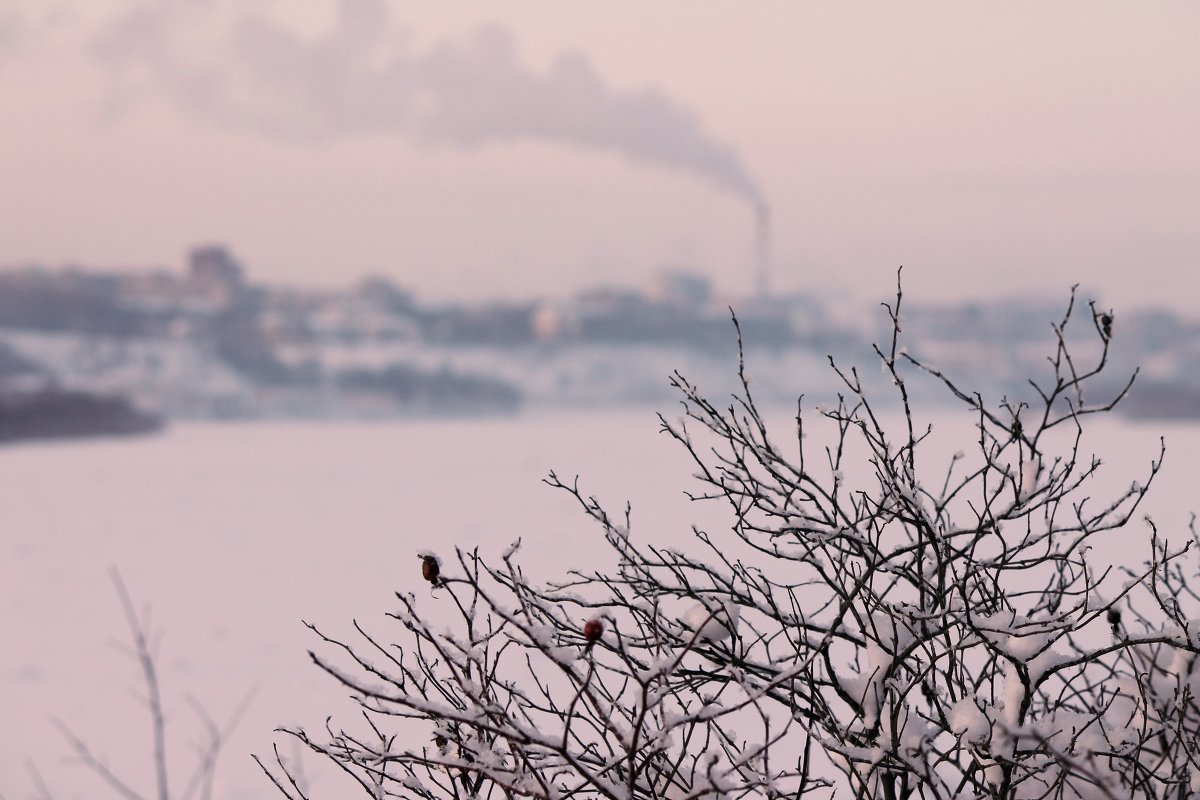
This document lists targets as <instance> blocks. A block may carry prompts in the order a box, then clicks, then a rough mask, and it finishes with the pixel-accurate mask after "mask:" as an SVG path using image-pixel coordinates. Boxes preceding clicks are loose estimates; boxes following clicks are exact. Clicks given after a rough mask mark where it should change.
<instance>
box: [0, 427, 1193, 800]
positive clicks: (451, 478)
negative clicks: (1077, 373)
mask: <svg viewBox="0 0 1200 800" xmlns="http://www.w3.org/2000/svg"><path fill="white" fill-rule="evenodd" d="M788 416H789V411H786V410H785V411H781V412H780V414H779V415H778V418H779V422H780V426H781V427H779V428H777V431H778V434H777V438H778V439H780V440H783V439H786V438H787V428H786V427H785V426H786V424H787V420H788ZM935 422H936V420H935ZM1096 427H1097V430H1098V432H1099V433H1098V435H1097V437H1096V438H1095V439H1093V443H1094V445H1095V446H1096V447H1097V448H1098V449H1100V451H1101V452H1106V453H1111V454H1114V455H1117V456H1119V457H1118V458H1116V459H1115V461H1116V463H1115V464H1113V467H1112V469H1111V470H1109V471H1108V473H1106V476H1111V483H1112V486H1113V487H1117V488H1122V487H1123V486H1127V485H1128V480H1129V479H1130V478H1131V477H1134V476H1136V475H1140V472H1139V470H1141V469H1142V468H1143V467H1144V465H1145V463H1146V462H1147V461H1148V460H1149V458H1150V457H1151V456H1152V455H1153V454H1154V451H1155V448H1156V446H1157V437H1158V435H1159V434H1160V433H1162V432H1164V431H1165V432H1166V434H1167V441H1168V447H1169V448H1170V449H1171V450H1172V452H1174V453H1177V454H1179V455H1178V457H1176V458H1174V459H1172V458H1168V459H1167V462H1166V466H1165V468H1164V472H1163V473H1162V475H1161V476H1160V485H1158V486H1157V487H1156V488H1155V490H1153V491H1152V492H1151V495H1150V498H1149V505H1148V507H1147V509H1148V510H1153V511H1154V514H1155V518H1156V519H1157V520H1158V521H1159V525H1160V530H1162V531H1163V532H1164V533H1165V534H1166V535H1168V536H1169V537H1171V538H1172V540H1173V541H1174V540H1175V537H1176V536H1178V541H1179V543H1180V544H1182V543H1183V541H1185V539H1186V536H1187V532H1186V521H1187V516H1186V515H1187V511H1188V510H1189V506H1188V503H1190V502H1192V499H1191V498H1192V494H1191V484H1190V469H1189V468H1190V466H1191V465H1190V464H1189V461H1188V454H1189V453H1193V452H1197V451H1200V428H1196V429H1193V428H1187V427H1183V426H1179V427H1174V428H1169V427H1167V426H1163V425H1156V426H1153V427H1147V426H1135V425H1130V424H1126V423H1121V422H1120V421H1116V420H1113V421H1107V420H1105V421H1102V422H1101V423H1100V424H1098V425H1097V426H1096ZM657 430H658V421H657V419H656V418H655V416H654V414H653V412H652V410H650V409H645V410H635V409H623V410H619V411H596V410H591V411H586V412H583V411H580V412H562V413H555V414H542V413H528V414H526V415H524V416H519V417H514V418H505V419H494V420H444V421H408V422H396V423H377V424H370V423H345V424H305V423H286V424H285V423H277V424H261V423H255V424H228V425H219V424H199V423H193V424H179V425H176V426H174V427H172V428H171V429H169V430H168V431H167V432H166V433H164V434H163V435H161V436H157V437H150V438H144V439H129V440H93V441H79V442H60V443H53V444H22V445H17V446H6V447H4V448H2V449H0V485H2V486H3V487H4V491H3V493H2V494H0V503H2V504H3V509H2V510H3V520H4V527H3V534H2V535H0V610H2V616H0V620H2V621H3V631H4V639H3V644H2V645H0V714H2V715H3V717H4V720H5V722H6V724H5V725H3V726H0V795H3V796H5V797H9V798H21V797H28V796H33V795H34V794H35V790H34V788H33V784H32V782H31V780H30V778H29V777H28V772H27V769H26V766H25V765H26V761H27V760H28V759H32V760H33V761H34V762H35V763H36V764H37V766H38V768H39V770H40V772H41V773H42V775H43V776H44V777H45V778H46V780H47V783H48V784H49V785H50V788H51V790H52V791H54V792H55V793H56V796H59V797H74V796H93V795H96V794H97V793H98V792H97V787H98V783H97V782H96V780H95V779H94V778H93V777H91V776H90V775H89V774H88V773H87V772H85V771H84V770H83V768H82V767H80V766H79V765H78V764H77V763H75V762H73V761H72V760H70V759H69V758H67V756H68V747H67V744H66V742H65V741H64V740H63V739H62V737H61V736H60V735H59V734H58V733H57V732H56V730H55V729H54V727H53V725H52V724H51V719H52V718H58V719H62V720H64V721H65V722H67V723H68V724H69V725H70V726H71V727H72V728H73V729H74V730H75V731H76V732H77V733H78V734H79V735H80V736H81V737H82V738H84V739H85V740H87V741H88V742H89V743H91V744H92V745H93V746H94V747H95V749H96V750H97V751H98V753H99V754H101V755H102V756H103V757H105V758H106V759H107V760H108V761H109V763H110V764H111V765H112V766H113V768H114V769H115V770H116V771H118V772H119V773H120V774H122V775H123V776H127V778H128V780H129V781H130V782H131V783H133V784H134V786H135V788H138V789H140V790H141V791H143V792H144V793H146V794H152V792H151V791H150V786H151V769H152V768H151V765H150V759H149V758H148V754H149V750H148V747H149V742H150V734H149V724H148V720H147V716H146V714H145V711H144V709H143V708H142V707H141V706H140V705H139V702H138V701H137V700H136V699H135V698H134V697H131V696H130V693H131V692H133V693H135V694H137V693H140V692H141V690H142V686H141V683H140V679H139V675H138V672H137V665H136V664H135V663H134V662H132V661H131V660H129V659H128V658H127V657H126V656H125V655H124V654H122V653H121V652H119V651H118V650H117V649H116V648H115V647H114V646H113V643H114V642H116V643H121V644H124V643H125V642H127V641H128V636H127V630H126V627H125V622H124V619H123V617H122V614H121V610H120V606H119V604H118V602H117V599H116V597H115V595H114V592H113V589H112V587H111V584H110V582H109V578H108V574H107V570H108V568H109V567H110V566H116V567H119V568H120V569H121V571H122V573H123V575H124V579H125V581H126V583H127V585H128V587H129V589H130V592H131V594H132V595H133V597H134V599H135V602H136V603H137V604H138V605H139V607H141V606H150V607H152V609H153V616H152V625H153V627H154V628H156V629H158V630H161V631H162V632H163V636H162V637H161V641H159V643H158V653H159V665H160V670H161V681H162V685H163V692H164V699H165V702H166V704H167V707H168V712H169V720H168V737H169V740H170V744H171V746H172V749H173V752H175V753H176V756H174V757H173V759H172V761H171V765H170V766H171V777H172V782H173V785H174V788H176V789H181V788H182V786H183V784H184V783H185V782H186V779H187V777H188V775H189V773H190V768H191V764H192V760H191V750H190V748H191V746H192V745H193V744H195V743H197V742H198V741H200V739H201V735H200V733H201V729H200V727H199V725H198V724H196V721H195V719H194V717H193V716H192V714H191V712H190V709H189V707H188V705H187V702H186V696H187V695H193V696H195V697H196V698H197V699H198V700H199V701H200V702H201V703H202V704H204V706H205V708H206V709H207V710H208V712H209V713H210V714H211V715H212V716H213V717H214V718H216V719H217V720H218V721H221V720H224V719H225V718H226V717H227V716H228V715H229V714H231V713H232V712H233V710H234V708H235V707H236V706H237V705H238V703H239V701H240V700H241V699H242V697H243V696H244V695H245V694H246V693H247V692H249V691H251V690H257V694H256V695H255V697H254V700H253V702H252V705H251V706H250V709H249V711H248V713H247V714H246V716H245V717H244V718H243V720H242V723H241V726H240V727H239V728H238V730H237V732H236V733H235V735H234V736H233V737H232V738H231V739H230V740H229V741H228V742H227V744H226V747H225V750H224V755H223V758H222V761H221V764H220V768H219V769H218V772H217V786H216V790H215V792H214V796H217V797H222V798H229V800H239V799H240V798H261V797H270V796H274V795H273V792H274V790H273V789H272V788H271V787H269V786H268V785H266V783H265V779H264V778H263V777H262V775H261V773H259V771H258V768H257V767H256V766H255V765H254V763H253V762H252V761H251V760H250V758H249V753H251V752H253V753H258V754H260V755H264V756H265V755H267V754H269V753H270V749H271V743H272V742H273V741H275V740H276V739H275V737H274V736H273V734H272V730H273V729H274V728H275V727H277V726H280V725H294V724H305V725H307V726H308V727H310V728H311V729H315V730H320V728H321V725H322V723H323V721H324V718H325V716H326V715H328V714H333V715H334V716H335V722H337V720H338V719H343V720H346V721H347V723H352V720H353V719H354V718H355V717H356V712H355V709H354V707H353V706H352V705H351V704H350V703H349V701H348V699H347V698H346V693H345V692H344V691H343V690H342V689H341V688H339V687H338V686H337V685H336V684H335V683H334V682H333V681H332V680H331V679H330V678H329V677H328V676H326V675H324V674H323V673H321V672H320V671H319V670H317V669H316V668H315V667H313V666H312V664H311V663H310V661H309V659H308V657H307V655H306V651H307V650H309V649H312V648H315V647H316V646H317V642H316V640H315V638H314V637H313V636H312V635H311V633H309V632H308V631H307V630H306V629H305V628H304V627H303V625H302V624H301V620H308V621H311V622H314V623H316V624H317V625H319V626H320V627H321V628H322V629H323V630H325V631H326V632H328V633H330V634H336V635H340V636H349V635H350V633H351V630H352V629H351V620H352V619H354V618H357V619H358V620H360V621H361V622H362V623H363V624H364V625H365V626H366V627H368V629H374V630H377V631H382V632H384V633H385V635H389V636H391V639H390V640H391V641H403V634H402V632H401V631H400V630H399V625H398V624H397V623H395V622H392V623H391V626H390V627H389V625H388V621H387V620H386V619H385V618H384V614H385V612H388V611H395V610H397V609H398V603H397V601H396V600H395V598H394V596H393V592H395V591H401V592H413V593H415V594H416V595H417V596H418V598H419V600H420V601H421V602H422V603H424V602H425V601H427V600H430V601H434V602H436V595H434V594H433V593H434V592H436V591H437V590H435V589H431V587H429V586H428V585H427V584H426V583H425V582H424V581H423V580H421V576H420V563H419V561H418V560H417V559H416V558H414V555H416V554H417V553H419V552H422V551H426V550H436V551H437V552H438V553H439V554H440V555H441V556H442V558H443V564H444V565H445V567H444V568H445V569H451V568H453V567H454V566H456V564H455V562H454V559H453V551H454V548H455V547H463V548H468V549H469V548H472V547H475V546H479V547H480V548H481V552H482V553H483V554H484V555H486V556H488V557H489V558H490V559H491V560H492V561H493V563H495V562H497V561H498V560H499V557H500V555H501V553H502V552H503V551H504V550H505V548H506V546H508V544H509V543H510V542H512V541H514V540H515V539H516V538H517V537H520V538H521V540H522V547H521V550H520V552H519V553H517V555H516V558H517V560H518V561H519V562H520V563H521V564H522V566H523V567H525V568H526V569H527V570H529V572H530V573H531V576H532V577H533V578H534V579H535V580H541V579H550V578H552V577H555V576H556V575H560V574H561V573H562V572H563V571H565V570H566V569H567V568H569V567H580V566H583V567H587V568H591V567H599V566H601V565H602V564H604V563H607V562H606V561H605V559H608V558H610V555H609V553H608V550H607V549H606V548H605V546H604V545H603V544H602V536H601V532H600V530H599V528H598V527H597V526H595V525H594V524H592V523H590V522H589V521H588V520H587V519H585V518H584V516H583V514H582V513H581V512H580V510H579V508H578V505H577V504H576V502H575V501H574V500H573V499H572V498H570V497H569V496H568V495H567V494H566V493H564V492H561V491H559V492H556V491H554V490H552V489H549V488H548V487H546V486H544V485H543V484H542V483H541V478H542V477H544V476H545V474H546V472H547V471H548V470H549V469H551V468H553V469H555V470H557V471H558V473H559V474H560V475H563V476H574V475H575V474H576V473H578V474H579V475H580V476H581V486H582V487H583V488H584V489H586V491H587V493H589V494H595V495H596V496H597V497H598V498H599V499H600V500H601V501H602V502H604V503H605V504H606V505H607V506H608V507H609V508H610V509H613V510H619V509H621V508H623V506H624V501H625V500H626V499H630V500H632V502H633V529H634V534H635V536H637V537H639V539H640V540H645V541H654V542H655V543H657V544H661V545H664V546H674V547H678V548H680V549H686V550H689V551H694V549H695V546H696V545H695V543H694V541H693V540H692V534H691V529H690V524H691V523H697V524H699V525H701V526H702V527H706V528H707V529H709V530H711V531H714V532H715V531H719V530H720V525H721V522H722V521H724V520H725V519H726V518H725V516H724V508H723V507H722V506H720V505H719V504H716V503H710V504H691V503H688V502H687V500H686V498H684V497H683V494H682V491H681V490H682V489H684V488H694V484H692V483H691V482H690V480H689V478H688V476H689V475H690V474H691V473H692V472H693V471H694V466H693V465H691V464H690V462H689V460H688V458H687V456H686V454H685V453H684V451H683V450H682V449H681V448H680V447H678V446H677V445H676V444H674V443H673V442H671V441H669V440H668V439H667V437H664V436H659V435H658V434H657ZM810 430H811V429H810ZM964 430H965V431H967V432H968V433H969V428H964ZM812 432H813V433H815V431H812ZM945 444H946V447H945V454H946V460H947V461H948V459H949V454H950V453H951V452H953V450H954V449H956V448H957V447H961V446H962V439H961V438H959V439H957V440H956V439H955V438H954V437H947V441H946V442H945ZM1109 463H1111V462H1109V461H1106V467H1108V465H1109ZM847 470H848V472H849V467H847ZM848 477H850V478H851V479H853V478H854V476H853V475H849V476H848ZM1105 480H1109V477H1105ZM1102 488H1103V487H1097V492H1099V491H1100V490H1101V489H1102ZM1108 545H1109V546H1110V547H1111V548H1112V550H1111V551H1110V554H1111V553H1123V554H1126V555H1128V551H1129V549H1130V546H1131V545H1130V539H1129V537H1128V536H1125V535H1121V536H1118V537H1112V538H1111V539H1109V540H1108ZM1136 557H1137V558H1139V559H1140V558H1142V557H1143V553H1142V551H1141V550H1138V551H1137V552H1136ZM1189 627H1190V626H1189ZM1189 633H1191V631H1189ZM393 634H394V635H393ZM897 638H902V637H897ZM318 649H319V648H318ZM876 655H877V656H879V658H880V660H881V661H882V660H883V659H884V658H885V657H886V654H884V653H882V652H881V653H878V654H876ZM961 712H962V713H961V714H959V715H956V719H957V720H958V724H962V726H963V728H964V732H966V731H971V732H975V730H976V728H977V726H978V724H979V720H978V719H977V718H975V716H974V715H973V714H971V713H970V712H969V711H968V710H967V709H966V708H965V707H964V708H963V709H961ZM956 726H957V724H956ZM426 735H427V734H426ZM281 746H282V749H283V752H284V754H285V755H289V754H290V753H291V752H292V751H291V750H290V748H289V746H288V745H287V743H286V742H285V741H281ZM310 776H311V777H312V780H313V785H312V787H311V788H312V791H313V794H314V796H326V795H328V794H336V793H337V792H336V789H334V788H333V787H337V786H340V785H341V784H340V783H338V781H339V780H341V779H340V778H338V777H335V776H326V775H323V774H321V773H319V771H317V770H315V769H313V770H311V771H310Z"/></svg>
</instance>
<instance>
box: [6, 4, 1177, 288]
mask: <svg viewBox="0 0 1200 800" xmlns="http://www.w3.org/2000/svg"><path fill="white" fill-rule="evenodd" d="M1198 23H1200V9H1198V8H1197V7H1195V6H1193V5H1191V4H1187V3H1183V2H1176V3H1162V4H1155V5H1153V6H1139V7H1137V8H1136V10H1135V9H1134V7H1131V6H1128V5H1127V4H1124V3H1119V2H1110V1H1107V0H1106V1H1104V2H1065V3H1056V4H1053V5H1047V4H1042V3H1032V2H1018V3H1012V4H1006V5H1005V6H1003V10H1002V11H1001V10H999V7H984V6H964V5H961V4H956V3H949V2H937V3H918V4H909V5H905V6H903V7H895V8H879V9H875V8H873V9H871V11H870V13H867V12H865V11H856V10H854V9H852V8H846V7H841V6H837V7H834V6H801V5H794V4H782V3H780V4H761V5H755V6H753V7H744V6H739V5H734V4H731V3H713V4H694V3H688V2H682V0H678V1H676V0H670V1H668V2H663V3H656V4H654V5H651V6H646V5H644V4H634V3H629V2H619V3H614V4H610V5H608V6H606V7H605V10H604V13H603V14H594V15H585V14H582V13H581V12H580V10H579V7H577V6H566V5H552V4H543V3H534V2H514V3H509V4H505V5H503V6H490V5H482V4H470V5H467V4H455V5H453V6H440V5H439V6H434V5H423V6H420V7H419V8H417V7H412V6H404V5H401V4H389V3H386V2H382V0H320V1H318V0H314V2H311V3H305V4H303V5H300V4H296V3H284V2H272V1H268V0H264V1H263V2H261V3H256V4H253V5H251V4H234V3H232V2H230V0H196V1H195V2H193V3H188V4H183V3H172V4H165V3H145V2H132V0H105V2H98V3H85V2H82V0H72V1H70V2H58V3H43V2H32V0H19V1H18V2H15V3H10V4H7V5H6V6H5V9H4V10H0V92H3V96H4V97H5V103H3V104H0V153H3V155H4V163H5V173H6V184H7V187H8V191H6V192H4V193H3V195H2V196H0V263H3V264H15V263H24V262H29V261H40V262H45V263H48V264H59V263H63V262H68V261H77V262H80V263H82V264H85V265H88V266H97V267H130V268H142V267H145V266H149V265H162V266H167V267H173V266H177V265H179V264H182V262H183V260H184V254H185V252H186V250H187V249H188V248H190V247H191V246H193V245H196V244H201V243H205V242H220V243H224V244H227V245H229V246H230V247H231V248H232V249H233V250H234V251H235V252H236V253H237V254H238V256H239V257H240V258H241V259H242V260H243V261H244V262H245V264H246V266H247V267H248V269H249V270H250V272H251V274H252V275H254V277H255V278H256V279H259V280H263V281H267V282H280V283H300V284H308V285H338V284H344V283H345V282H347V281H350V280H353V279H355V278H356V277H358V276H360V275H367V274H380V275H384V276H386V277H388V278H390V279H392V280H394V281H396V282H397V283H399V284H400V285H403V286H405V287H407V288H411V289H412V290H414V291H415V292H417V293H418V294H419V295H421V296H423V297H427V298H430V299H438V298H451V297H454V298H465V299H471V298H477V299H482V298H485V297H512V298H516V297H528V296H532V295H546V294H549V295H558V296H565V295H569V294H572V293H574V292H576V291H578V290H579V289H581V288H584V287H587V286H594V285H598V284H618V285H637V286H645V285H646V284H647V283H648V282H650V281H651V280H652V279H653V276H654V274H656V273H657V272H658V271H659V270H660V269H661V268H662V267H664V266H668V265H679V266H684V267H686V268H688V269H692V270H695V271H697V272H700V273H703V274H705V275H708V276H710V277H711V278H712V279H713V281H714V284H715V288H716V290H717V291H719V292H721V293H724V294H744V295H747V296H748V295H750V294H752V293H753V291H754V287H755V279H756V276H755V271H754V258H755V255H754V254H755V248H756V241H755V235H756V234H755V226H754V222H755V206H756V205H758V204H764V205H768V206H769V207H770V209H771V219H772V233H773V238H772V240H771V242H770V252H771V258H772V275H771V280H772V283H773V285H774V288H775V289H777V290H778V291H780V292H792V291H796V290H800V289H806V288H812V289H814V290H817V291H823V292H828V291H834V292H842V293H849V294H852V295H853V296H855V297H857V298H859V299H861V300H876V299H879V298H880V297H881V296H883V295H885V294H886V293H887V292H888V291H889V290H890V285H891V282H892V280H893V277H894V274H895V270H896V268H897V267H898V266H899V265H900V264H904V265H905V275H906V284H907V288H908V290H909V291H910V292H911V295H912V297H913V298H914V299H915V300H918V301H920V302H939V301H943V300H963V299H970V298H982V299H986V298H988V297H993V296H996V295H1000V294H1018V293H1029V292H1034V293H1042V292H1048V293H1053V294H1054V296H1062V295H1063V294H1064V293H1065V290H1066V288H1067V287H1068V286H1069V285H1070V284H1072V283H1075V282H1082V283H1084V284H1085V285H1086V286H1088V287H1089V288H1090V289H1092V290H1093V291H1097V292H1099V293H1100V294H1101V296H1102V297H1103V299H1104V301H1105V302H1108V303H1111V304H1114V305H1117V306H1118V307H1121V306H1138V305H1167V306H1171V307H1174V308H1176V309H1179V310H1186V309H1187V308H1188V307H1190V306H1192V305H1193V304H1194V301H1193V297H1194V294H1195V293H1196V292H1197V291H1200V269H1197V267H1200V225H1197V223H1196V221H1195V209H1196V208H1200V145H1198V144H1197V139H1198V137H1197V136H1196V131H1197V130H1198V129H1200V102H1197V98H1198V97H1200V86H1198V85H1197V84H1198V83H1200V54H1198V53H1197V52H1196V48H1195V47H1194V46H1193V44H1194V42H1193V39H1194V31H1195V30H1196V29H1197V24H1198ZM748 201H749V202H748Z"/></svg>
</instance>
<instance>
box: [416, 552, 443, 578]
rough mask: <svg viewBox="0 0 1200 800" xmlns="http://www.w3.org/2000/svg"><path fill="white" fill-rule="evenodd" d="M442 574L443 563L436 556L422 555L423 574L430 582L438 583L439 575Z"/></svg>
mask: <svg viewBox="0 0 1200 800" xmlns="http://www.w3.org/2000/svg"><path fill="white" fill-rule="evenodd" d="M441 574H442V567H441V564H439V563H438V560H437V558H436V557H434V556H422V557H421V575H422V577H424V578H425V580H427V581H429V582H430V583H437V581H438V576H439V575H441Z"/></svg>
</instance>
